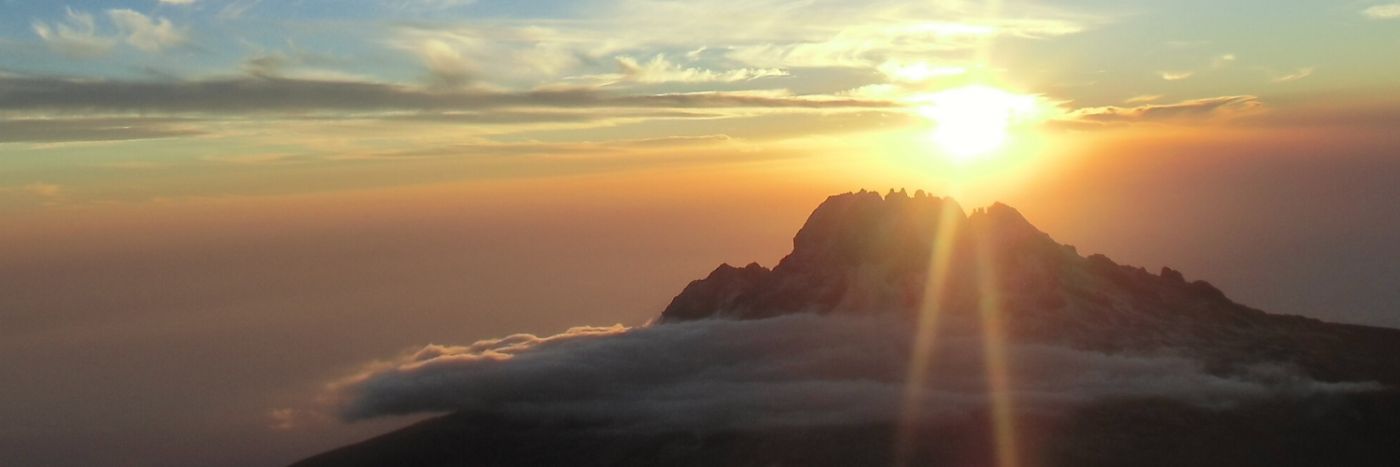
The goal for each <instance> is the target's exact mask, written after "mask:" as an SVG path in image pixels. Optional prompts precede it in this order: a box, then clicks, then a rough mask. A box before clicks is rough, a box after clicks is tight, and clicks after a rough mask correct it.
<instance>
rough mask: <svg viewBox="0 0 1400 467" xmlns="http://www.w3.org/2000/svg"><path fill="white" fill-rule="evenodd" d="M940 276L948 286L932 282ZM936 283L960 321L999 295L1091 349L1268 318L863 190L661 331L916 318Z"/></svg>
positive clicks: (675, 305) (1016, 232)
mask: <svg viewBox="0 0 1400 467" xmlns="http://www.w3.org/2000/svg"><path fill="white" fill-rule="evenodd" d="M935 261H937V262H935ZM935 265H938V266H939V267H940V268H941V269H940V270H942V271H945V273H944V276H942V277H938V278H932V277H931V276H930V271H931V270H932V269H933V267H934V266H935ZM935 279H936V280H938V281H941V282H940V284H941V288H940V290H941V291H942V292H941V294H940V296H939V297H937V298H936V300H939V303H940V306H941V307H942V308H943V309H946V310H948V311H949V313H950V314H953V315H957V314H958V313H962V314H969V315H970V314H971V313H972V311H971V310H975V309H976V308H977V306H978V304H979V303H980V302H979V301H980V300H982V299H983V298H984V295H985V294H986V293H987V292H988V291H989V290H994V291H995V292H996V294H995V295H996V298H997V299H998V300H999V301H1000V303H999V304H998V306H1000V307H1001V308H1002V309H1004V312H1005V313H1007V314H1008V320H1010V321H1013V322H1014V325H1015V326H1017V327H1020V328H1022V329H1023V330H1024V331H1025V332H1028V333H1047V334H1049V333H1051V331H1054V333H1055V334H1057V335H1060V336H1077V337H1080V338H1083V339H1085V340H1089V341H1113V340H1115V339H1119V338H1118V337H1115V335H1114V334H1115V331H1117V330H1122V329H1124V328H1126V327H1143V328H1152V329H1153V331H1152V333H1151V335H1152V336H1154V337H1152V338H1154V339H1172V338H1173V337H1172V336H1174V335H1175V333H1177V330H1178V329H1180V328H1191V327H1200V326H1201V325H1202V323H1206V324H1210V323H1220V322H1244V321H1248V320H1251V319H1254V317H1257V316H1260V315H1263V313H1262V312H1259V311H1257V310H1253V309H1250V308H1248V307H1244V306H1241V305H1238V304H1236V303H1234V302H1232V301H1230V300H1229V299H1228V298H1226V297H1225V295H1224V294H1223V293H1221V292H1220V291H1219V290H1218V289H1216V288H1215V287H1214V286H1212V285H1210V284H1208V283H1206V282H1204V281H1195V282H1189V281H1187V280H1186V278H1185V276H1184V275H1183V274H1181V273H1180V272H1178V271H1176V270H1173V269H1170V268H1164V269H1163V270H1162V272H1161V273H1160V274H1152V273H1149V272H1148V271H1146V270H1145V269H1142V268H1136V267H1131V266H1124V265H1119V264H1117V263H1114V262H1113V261H1112V260H1110V259H1108V258H1107V257H1104V256H1102V255H1091V256H1089V257H1083V256H1080V255H1079V254H1078V253H1077V252H1076V250H1075V249H1074V248H1073V247H1071V246H1068V245H1062V244H1060V243H1057V242H1056V241H1055V240H1054V239H1052V238H1051V237H1050V236H1049V235H1048V234H1046V233H1044V232H1041V231H1040V230H1039V229H1037V228H1035V226H1034V225H1032V224H1031V223H1030V222H1029V221H1028V220H1027V219H1026V218H1025V216H1023V215H1022V214H1021V213H1020V212H1018V211H1017V210H1016V209H1015V208H1012V207H1011V206H1008V205H1005V204H1002V203H995V204H992V205H990V206H987V207H982V208H977V209H974V210H972V211H971V212H970V213H968V212H966V211H964V210H963V208H962V207H961V206H960V205H959V204H958V203H957V202H956V201H954V200H953V199H951V198H943V197H937V196H931V195H929V194H927V193H925V192H923V191H916V192H914V194H913V195H910V194H908V192H907V191H905V190H898V191H895V190H890V191H889V192H888V193H887V194H885V195H883V196H882V195H880V194H879V193H876V192H872V191H864V190H862V191H859V192H854V193H845V194H839V195H834V196H831V197H829V198H827V199H826V201H825V202H823V203H822V204H821V205H820V206H818V207H817V209H816V210H815V211H813V212H812V214H811V216H810V217H809V218H808V220H807V222H806V223H805V224H804V225H803V226H802V228H801V229H800V230H799V231H798V233H797V235H796V237H795V238H794V239H793V250H792V252H791V253H790V254H789V255H787V256H786V257H784V258H783V259H782V260H781V261H779V263H778V264H777V265H776V266H775V267H773V268H772V269H767V268H764V267H762V266H759V265H757V264H750V265H748V266H746V267H744V268H736V267H733V266H729V265H721V266H720V267H719V268H718V269H716V270H715V271H714V272H712V273H711V274H710V275H709V276H708V277H706V278H704V279H701V280H697V281H694V282H692V283H690V285H689V286H687V287H686V288H685V289H684V290H683V291H682V292H681V293H680V294H679V295H678V296H676V298H675V299H674V300H673V301H672V302H671V304H670V305H669V306H668V307H667V308H666V310H665V311H663V312H662V314H661V318H660V322H663V323H664V322H674V321H686V320H694V319H704V318H729V319H756V318H765V317H771V316H777V315H783V314H789V313H865V314H869V313H903V314H906V315H909V316H915V315H916V314H917V312H918V310H919V309H920V307H921V306H925V305H927V304H928V303H929V302H928V300H934V299H933V298H929V299H928V300H926V297H925V296H926V294H927V293H928V291H929V290H930V284H931V283H933V282H931V281H932V280H935ZM987 281H990V283H988V282H987ZM1096 344H1099V345H1103V346H1110V347H1111V346H1113V345H1114V344H1111V343H1105V342H1096Z"/></svg>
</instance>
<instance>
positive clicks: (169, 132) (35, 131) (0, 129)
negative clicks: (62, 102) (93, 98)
mask: <svg viewBox="0 0 1400 467" xmlns="http://www.w3.org/2000/svg"><path fill="white" fill-rule="evenodd" d="M185 122H187V120H184V119H171V118H155V117H146V118H141V117H108V118H85V117H78V118H31V119H0V143H17V142H30V143H63V142H76V141H125V140H135V139H152V138H170V137H178V136H192V135H198V134H201V133H202V132H201V131H199V130H195V129H192V128H190V127H189V126H187V125H181V123H185Z"/></svg>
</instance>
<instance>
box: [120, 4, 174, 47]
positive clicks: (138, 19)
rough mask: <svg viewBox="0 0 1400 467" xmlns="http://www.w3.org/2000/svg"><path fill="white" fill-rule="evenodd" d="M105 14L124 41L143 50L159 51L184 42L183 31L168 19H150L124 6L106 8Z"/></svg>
mask: <svg viewBox="0 0 1400 467" xmlns="http://www.w3.org/2000/svg"><path fill="white" fill-rule="evenodd" d="M107 16H108V17H110V18H111V20H112V24H114V25H116V26H117V29H118V30H119V31H121V33H122V34H123V35H124V36H125V38H126V43H128V44H131V45H132V46H133V47H136V48H138V49H141V50H143V51H146V52H159V51H161V50H163V49H166V48H169V47H172V46H176V45H179V44H181V43H183V42H185V31H184V30H183V29H180V28H176V27H175V25H174V24H173V23H171V22H170V20H169V19H166V18H154V19H152V18H151V17H149V16H146V15H143V14H141V13H138V12H136V11H133V10H128V9H125V8H120V9H113V10H107Z"/></svg>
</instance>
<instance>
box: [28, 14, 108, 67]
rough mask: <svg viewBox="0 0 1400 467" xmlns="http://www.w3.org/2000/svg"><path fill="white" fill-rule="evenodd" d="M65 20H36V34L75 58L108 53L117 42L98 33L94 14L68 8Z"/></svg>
mask: <svg viewBox="0 0 1400 467" xmlns="http://www.w3.org/2000/svg"><path fill="white" fill-rule="evenodd" d="M66 11H67V13H66V17H65V20H64V21H63V22H60V23H54V24H49V23H45V22H43V21H37V20H36V21H34V23H33V25H32V26H33V29H34V34H37V35H38V36H39V39H42V40H43V41H44V43H46V44H48V45H49V47H50V48H52V49H54V50H56V51H58V52H59V53H62V54H64V55H67V56H69V57H75V58H87V57H95V56H98V55H102V54H105V53H107V52H108V51H110V50H111V49H112V46H114V45H115V44H116V41H115V40H114V39H112V38H110V37H104V36H101V35H98V33H97V21H96V20H95V19H93V17H92V14H90V13H85V12H81V11H77V10H74V9H72V8H67V10H66Z"/></svg>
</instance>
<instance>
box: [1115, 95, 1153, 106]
mask: <svg viewBox="0 0 1400 467" xmlns="http://www.w3.org/2000/svg"><path fill="white" fill-rule="evenodd" d="M1161 98H1162V95H1161V94H1142V95H1137V96H1133V97H1129V98H1127V99H1123V103H1124V104H1146V103H1148V102H1156V101H1157V100H1158V99H1161Z"/></svg>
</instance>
